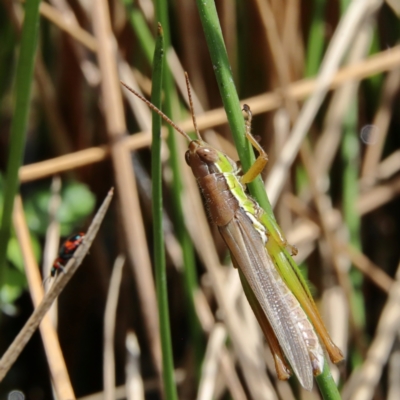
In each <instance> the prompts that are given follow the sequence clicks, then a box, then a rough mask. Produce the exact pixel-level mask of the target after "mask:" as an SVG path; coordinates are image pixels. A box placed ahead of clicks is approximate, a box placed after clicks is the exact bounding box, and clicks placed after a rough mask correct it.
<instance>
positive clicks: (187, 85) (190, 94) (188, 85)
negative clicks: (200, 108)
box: [185, 71, 203, 140]
mask: <svg viewBox="0 0 400 400" xmlns="http://www.w3.org/2000/svg"><path fill="white" fill-rule="evenodd" d="M185 79H186V87H187V92H188V97H189V107H190V113H191V114H192V121H193V126H194V130H195V131H196V136H197V137H198V138H199V139H200V140H203V138H202V137H201V135H200V132H199V129H198V128H197V122H196V116H195V115H194V108H193V100H192V92H191V91H190V82H189V75H188V73H187V72H186V71H185Z"/></svg>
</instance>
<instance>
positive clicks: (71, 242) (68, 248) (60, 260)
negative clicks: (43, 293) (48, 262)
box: [50, 232, 85, 277]
mask: <svg viewBox="0 0 400 400" xmlns="http://www.w3.org/2000/svg"><path fill="white" fill-rule="evenodd" d="M84 237H85V233H84V232H79V233H77V234H75V235H72V236H70V237H69V238H68V239H67V240H66V241H65V242H64V243H63V244H62V246H61V247H60V250H59V251H58V257H57V258H56V259H55V260H54V263H53V266H52V267H51V271H50V275H51V277H55V276H56V275H57V273H58V272H60V271H63V272H64V267H65V266H66V265H67V263H68V261H69V260H70V259H71V258H72V256H73V255H74V253H75V251H76V249H77V248H78V247H79V246H80V244H81V243H82V240H83V238H84Z"/></svg>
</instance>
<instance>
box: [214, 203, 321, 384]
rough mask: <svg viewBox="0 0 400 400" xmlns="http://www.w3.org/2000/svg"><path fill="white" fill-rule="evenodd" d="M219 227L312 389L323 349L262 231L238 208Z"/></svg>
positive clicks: (302, 379) (300, 374) (286, 350)
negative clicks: (231, 217) (266, 245)
mask: <svg viewBox="0 0 400 400" xmlns="http://www.w3.org/2000/svg"><path fill="white" fill-rule="evenodd" d="M219 230H220V233H221V235H222V237H223V238H224V240H225V242H226V244H227V246H228V248H229V250H230V251H231V253H232V255H233V257H234V258H235V260H236V263H237V265H238V266H239V268H240V270H241V271H242V273H243V275H244V276H245V278H246V280H247V282H248V284H249V286H250V288H251V290H252V291H253V293H254V295H255V296H256V298H257V300H258V302H259V304H260V305H261V307H262V309H263V311H264V313H265V315H266V317H267V318H268V321H269V323H270V324H271V326H272V329H273V331H274V332H275V335H276V337H277V339H278V341H279V344H280V346H281V348H282V350H283V353H284V354H285V356H286V358H287V360H288V361H289V363H290V365H291V367H292V368H293V371H294V372H295V374H296V376H297V377H298V379H299V381H300V383H301V385H302V386H303V387H304V388H305V389H307V390H311V389H312V386H313V372H316V371H317V373H318V372H319V373H320V372H322V367H323V363H324V358H323V357H324V356H323V351H322V348H321V345H320V344H319V340H318V337H317V335H316V334H315V331H314V328H313V327H312V325H311V323H310V322H309V320H308V319H307V316H306V314H305V313H304V311H303V309H302V308H301V307H300V304H299V302H298V301H297V300H296V298H295V297H294V295H293V294H292V292H291V291H290V290H289V289H288V287H287V286H286V284H285V283H284V282H283V280H282V278H281V276H280V275H279V272H278V271H277V270H276V268H275V265H274V263H273V261H272V259H271V257H270V255H269V254H268V252H267V250H266V248H265V244H264V241H263V238H262V233H260V232H259V231H258V230H257V229H256V228H255V226H254V225H253V223H252V220H251V219H250V217H249V216H248V215H247V214H246V212H245V211H244V210H243V209H241V208H238V209H237V211H236V213H235V216H234V218H233V219H232V221H231V222H229V223H228V224H227V225H225V226H222V227H219ZM264 234H265V233H264ZM320 366H321V368H319V367H320ZM320 370H321V371H320Z"/></svg>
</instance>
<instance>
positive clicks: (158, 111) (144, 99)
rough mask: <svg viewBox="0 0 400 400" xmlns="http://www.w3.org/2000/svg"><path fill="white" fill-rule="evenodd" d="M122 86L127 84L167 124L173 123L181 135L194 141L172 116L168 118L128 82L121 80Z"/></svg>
mask: <svg viewBox="0 0 400 400" xmlns="http://www.w3.org/2000/svg"><path fill="white" fill-rule="evenodd" d="M120 82H121V84H122V86H125V87H126V88H127V89H128V90H129V91H130V92H132V93H133V94H134V95H135V96H136V97H139V99H140V100H142V101H143V102H144V103H146V104H147V105H148V106H149V107H150V108H151V109H152V110H153V111H155V112H156V113H157V114H158V115H159V116H160V117H161V118H162V119H163V120H164V121H165V122H166V123H167V124H169V125H171V126H172V127H173V128H174V129H175V130H176V131H178V132H179V133H180V134H181V135H183V136H184V137H185V138H186V139H187V140H188V141H189V142H191V141H192V139H191V138H190V136H189V135H188V134H187V133H186V132H185V131H184V130H183V129H181V128H179V126H178V125H176V124H175V122H173V121H172V120H171V119H170V118H168V117H167V116H166V115H165V114H164V113H163V112H162V111H161V110H159V109H158V108H157V107H156V106H155V105H154V104H153V103H151V102H150V101H149V100H147V99H146V98H144V97H143V96H142V95H141V94H139V93H138V92H136V91H135V90H133V89H132V88H131V87H129V86H128V85H127V84H126V83H124V82H122V81H120Z"/></svg>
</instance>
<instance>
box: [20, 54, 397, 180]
mask: <svg viewBox="0 0 400 400" xmlns="http://www.w3.org/2000/svg"><path fill="white" fill-rule="evenodd" d="M399 65H400V46H397V47H394V48H392V49H389V50H386V51H384V52H381V53H379V54H377V55H374V56H371V57H369V58H368V59H366V60H364V61H361V62H360V63H357V64H353V65H350V66H347V67H344V68H342V69H341V70H340V71H338V72H337V74H336V75H335V77H334V78H333V80H332V83H331V88H332V89H335V88H337V87H339V86H340V85H343V84H344V83H346V82H347V81H349V80H361V79H364V78H366V77H369V76H371V75H374V74H377V73H380V72H383V71H388V70H391V69H394V68H397V67H398V66H399ZM315 85H316V81H315V79H306V80H301V81H298V82H295V83H292V84H290V85H289V87H288V89H287V95H288V96H290V97H291V98H293V99H296V100H303V99H304V98H306V97H307V96H308V95H309V94H310V93H312V92H313V91H314V90H315ZM243 103H246V104H249V105H250V107H251V111H252V113H253V114H254V115H256V114H260V113H263V112H267V111H271V110H274V109H276V108H278V107H281V105H282V95H281V93H280V91H279V90H276V91H274V92H269V93H265V94H261V95H258V96H254V97H249V98H247V99H245V100H243ZM226 121H227V120H226V114H225V110H224V109H223V108H218V109H215V110H212V111H208V112H206V113H204V114H202V115H199V116H197V124H198V126H199V129H200V130H204V129H209V128H212V127H215V126H218V125H222V124H224V123H226ZM178 124H179V126H180V127H181V128H182V129H183V130H185V131H190V130H191V128H192V120H191V118H188V119H186V120H185V121H182V122H180V123H178ZM164 134H165V133H164ZM150 144H151V136H150V135H149V133H148V132H139V133H136V134H135V135H132V136H129V137H126V138H124V139H123V141H122V142H121V143H120V145H121V146H122V147H124V148H126V149H127V150H138V149H140V148H143V147H147V146H149V145H150ZM109 154H110V150H109V147H108V146H99V147H92V148H89V149H85V150H81V151H78V152H75V153H72V154H68V155H65V156H61V157H56V158H53V159H51V160H46V161H42V162H38V163H34V164H30V165H25V166H23V167H22V168H21V169H20V175H19V177H20V180H21V182H28V181H32V180H36V179H41V178H44V177H48V176H51V175H53V174H57V173H61V172H65V171H68V170H71V169H74V168H79V167H83V166H85V165H90V164H93V163H95V162H100V161H103V160H105V159H106V158H107V157H109Z"/></svg>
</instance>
